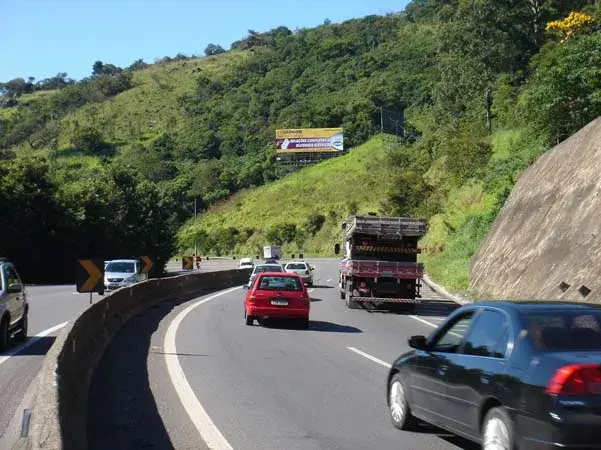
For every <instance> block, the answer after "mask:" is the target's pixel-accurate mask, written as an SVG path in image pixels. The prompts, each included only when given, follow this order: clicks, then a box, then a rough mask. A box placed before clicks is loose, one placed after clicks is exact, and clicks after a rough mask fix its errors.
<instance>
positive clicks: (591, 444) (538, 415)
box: [387, 301, 601, 450]
mask: <svg viewBox="0 0 601 450" xmlns="http://www.w3.org/2000/svg"><path fill="white" fill-rule="evenodd" d="M409 346H410V347H412V348H413V349H414V350H412V351H410V352H408V353H405V354H404V355H402V356H400V357H399V358H398V359H397V360H396V361H395V362H394V364H393V365H392V368H391V369H390V372H389V374H388V382H387V400H388V406H389V411H390V417H391V419H392V422H393V424H394V426H396V427H397V428H399V429H403V430H407V429H411V428H412V427H414V426H415V425H416V424H417V422H418V419H421V420H423V421H425V422H428V423H431V424H434V425H437V426H439V427H441V428H444V429H446V430H448V431H450V432H453V433H455V434H458V435H461V436H463V437H466V438H468V439H470V440H472V441H475V442H480V443H482V447H483V448H484V449H487V450H492V449H506V450H515V449H520V450H524V449H555V448H562V449H566V448H568V449H569V448H574V449H601V307H599V306H597V305H592V304H582V303H568V302H506V301H489V302H478V303H474V304H471V305H467V306H463V307H460V308H458V309H457V310H455V311H454V312H453V313H452V314H451V315H450V316H449V317H448V318H447V319H446V320H445V322H444V323H443V324H441V325H440V326H439V327H438V328H437V329H436V330H435V331H434V332H433V333H432V334H431V335H430V336H429V337H428V338H426V337H424V336H412V337H411V338H410V339H409Z"/></svg>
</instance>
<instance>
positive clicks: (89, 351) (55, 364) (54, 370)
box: [15, 270, 250, 450]
mask: <svg viewBox="0 0 601 450" xmlns="http://www.w3.org/2000/svg"><path fill="white" fill-rule="evenodd" d="M249 275H250V270H227V271H221V272H202V273H193V274H186V275H179V276H175V277H170V278H162V279H151V280H147V281H145V282H142V283H139V284H136V285H134V286H132V287H129V288H124V289H120V290H118V291H116V292H114V293H113V294H111V295H109V296H107V297H105V298H103V299H102V300H100V301H98V302H97V303H96V304H94V305H92V306H91V307H90V308H89V309H87V310H86V311H85V312H84V313H83V314H81V316H79V317H78V318H77V319H76V320H75V321H73V322H71V323H69V324H68V325H67V326H66V327H65V328H63V330H62V331H61V333H60V334H59V335H58V336H57V338H56V340H55V342H54V344H53V345H52V347H51V348H50V350H49V352H48V354H47V355H46V357H45V359H44V363H43V365H42V369H41V370H40V373H39V375H38V380H37V382H38V386H37V394H36V397H35V402H34V406H33V408H32V414H31V422H30V429H29V433H28V437H26V438H21V440H20V441H19V442H18V443H17V445H16V446H15V448H19V449H25V448H27V449H32V450H39V449H44V450H49V449H52V450H54V449H56V450H58V449H64V450H82V449H85V448H87V436H86V430H87V398H88V389H89V386H90V382H91V380H92V375H93V373H94V370H95V368H96V365H97V363H98V362H99V361H100V358H101V357H102V354H103V352H104V350H105V349H106V347H107V346H108V344H109V343H110V341H111V340H112V339H113V337H114V336H115V334H116V333H117V331H118V330H119V329H120V328H121V327H122V326H123V325H124V324H125V323H126V322H127V321H128V320H130V319H131V318H133V317H135V316H136V315H139V314H141V313H142V312H144V311H145V310H147V309H148V308H151V307H152V306H154V305H157V304H158V303H160V302H164V301H171V302H176V303H183V302H185V301H188V300H191V299H193V298H196V297H199V296H201V295H204V294H207V293H210V292H215V291H218V290H222V289H226V288H228V287H233V286H237V285H242V284H244V283H245V282H246V281H247V280H248V277H249Z"/></svg>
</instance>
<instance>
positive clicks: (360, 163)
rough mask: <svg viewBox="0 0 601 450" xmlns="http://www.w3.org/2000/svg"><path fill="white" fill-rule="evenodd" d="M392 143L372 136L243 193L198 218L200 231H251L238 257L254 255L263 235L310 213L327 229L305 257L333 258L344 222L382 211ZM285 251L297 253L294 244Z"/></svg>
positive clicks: (312, 240)
mask: <svg viewBox="0 0 601 450" xmlns="http://www.w3.org/2000/svg"><path fill="white" fill-rule="evenodd" d="M390 145H391V144H389V143H386V142H384V141H383V140H382V139H381V138H378V137H377V138H374V139H372V140H370V141H368V142H367V143H366V144H364V145H361V146H359V147H357V148H354V149H352V150H351V151H350V152H349V153H348V154H346V155H343V156H340V157H337V158H333V159H330V160H328V161H325V162H323V163H320V164H317V165H315V166H312V167H309V168H306V169H302V170H300V171H299V172H297V173H295V174H292V175H290V176H287V177H285V178H284V179H282V180H278V181H276V182H273V183H271V184H268V185H265V186H262V187H258V188H256V189H252V190H248V191H245V192H240V193H238V194H236V195H234V196H232V197H231V198H230V199H229V200H228V201H226V202H224V203H222V204H221V205H218V206H216V207H214V208H212V209H211V210H209V211H207V212H205V213H203V214H201V215H200V218H199V221H198V228H199V229H200V230H203V231H204V232H206V233H209V234H210V233H212V232H214V231H215V230H219V229H227V228H236V229H238V230H244V229H252V230H253V235H252V236H251V237H250V238H249V239H248V241H246V242H243V243H238V244H237V245H236V246H235V253H237V254H242V253H249V254H252V253H256V252H257V251H258V249H259V248H260V247H262V246H263V245H267V244H268V243H269V242H267V238H266V237H265V233H266V232H267V230H268V229H269V228H270V227H273V226H277V225H278V224H282V223H294V224H297V225H300V224H301V223H303V221H305V220H307V218H308V217H309V216H310V215H311V214H320V215H323V216H324V217H325V222H324V224H323V226H321V228H320V229H319V230H318V231H317V232H316V233H315V234H314V235H313V236H310V237H309V239H308V240H307V241H306V242H305V244H304V245H303V246H302V247H303V248H302V250H303V252H304V254H306V255H330V256H332V255H333V247H334V244H335V243H336V242H338V241H339V239H340V230H341V229H340V224H341V222H342V220H344V219H345V218H346V217H347V216H348V214H349V213H350V212H351V211H353V212H358V213H367V212H378V211H379V205H380V202H382V201H383V200H384V198H385V196H386V192H387V190H388V189H389V188H390V186H391V176H392V170H393V169H392V168H391V167H390V166H389V164H388V157H387V151H388V149H390ZM179 241H180V248H181V249H182V251H185V250H187V249H189V248H190V244H191V243H192V242H193V241H194V237H193V225H192V222H189V223H188V224H187V225H186V226H184V227H183V228H182V230H181V231H180V233H179ZM284 251H285V252H288V253H298V252H299V246H298V245H296V244H295V243H289V244H285V245H284Z"/></svg>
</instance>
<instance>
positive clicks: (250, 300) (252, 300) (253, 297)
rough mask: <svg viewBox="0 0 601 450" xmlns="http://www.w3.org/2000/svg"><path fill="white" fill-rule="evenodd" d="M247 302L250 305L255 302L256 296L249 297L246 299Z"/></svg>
mask: <svg viewBox="0 0 601 450" xmlns="http://www.w3.org/2000/svg"><path fill="white" fill-rule="evenodd" d="M248 301H249V302H251V303H254V302H256V301H257V296H256V295H250V296H249V297H248Z"/></svg>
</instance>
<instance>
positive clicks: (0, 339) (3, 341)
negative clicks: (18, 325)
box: [0, 316, 8, 352]
mask: <svg viewBox="0 0 601 450" xmlns="http://www.w3.org/2000/svg"><path fill="white" fill-rule="evenodd" d="M7 348H8V318H7V317H6V316H5V317H3V318H2V321H0V352H3V351H4V350H6V349H7Z"/></svg>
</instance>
